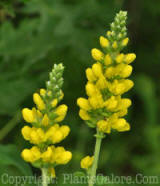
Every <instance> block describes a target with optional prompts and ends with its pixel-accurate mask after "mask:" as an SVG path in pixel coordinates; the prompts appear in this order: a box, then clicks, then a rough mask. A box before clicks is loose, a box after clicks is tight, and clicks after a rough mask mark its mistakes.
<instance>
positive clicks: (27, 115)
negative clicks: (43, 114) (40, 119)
mask: <svg viewBox="0 0 160 186" xmlns="http://www.w3.org/2000/svg"><path fill="white" fill-rule="evenodd" d="M22 115H23V118H24V120H25V121H26V122H27V123H33V122H35V121H36V118H35V117H34V114H33V112H32V110H30V109H28V108H24V109H23V110H22Z"/></svg>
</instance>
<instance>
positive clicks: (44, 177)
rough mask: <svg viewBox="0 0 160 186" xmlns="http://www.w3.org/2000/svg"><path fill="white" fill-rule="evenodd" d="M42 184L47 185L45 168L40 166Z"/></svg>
mask: <svg viewBox="0 0 160 186" xmlns="http://www.w3.org/2000/svg"><path fill="white" fill-rule="evenodd" d="M41 171H42V186H48V176H47V168H42V169H41Z"/></svg>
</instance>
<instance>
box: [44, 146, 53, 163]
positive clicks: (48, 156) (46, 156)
mask: <svg viewBox="0 0 160 186" xmlns="http://www.w3.org/2000/svg"><path fill="white" fill-rule="evenodd" d="M52 153H53V152H52V148H51V147H48V148H47V150H46V151H45V152H43V153H42V155H41V157H42V160H43V162H50V160H51V157H52Z"/></svg>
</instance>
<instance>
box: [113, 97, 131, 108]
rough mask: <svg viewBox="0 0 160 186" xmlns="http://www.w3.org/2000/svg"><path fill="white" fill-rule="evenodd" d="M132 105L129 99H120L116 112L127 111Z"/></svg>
mask: <svg viewBox="0 0 160 186" xmlns="http://www.w3.org/2000/svg"><path fill="white" fill-rule="evenodd" d="M131 104H132V102H131V100H130V99H127V98H123V99H120V100H119V103H118V108H117V109H118V110H125V109H127V108H128V107H130V106H131Z"/></svg>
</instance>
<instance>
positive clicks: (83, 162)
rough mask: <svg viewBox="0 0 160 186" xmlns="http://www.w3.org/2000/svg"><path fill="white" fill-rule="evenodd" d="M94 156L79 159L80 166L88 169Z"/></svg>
mask: <svg viewBox="0 0 160 186" xmlns="http://www.w3.org/2000/svg"><path fill="white" fill-rule="evenodd" d="M93 160H94V157H93V156H92V157H91V156H86V157H84V158H83V159H82V160H81V168H82V169H86V170H88V169H89V168H90V167H91V166H92V164H93Z"/></svg>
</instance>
